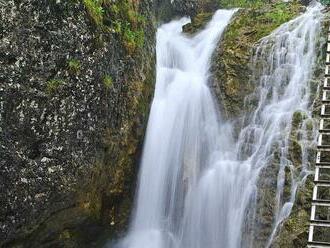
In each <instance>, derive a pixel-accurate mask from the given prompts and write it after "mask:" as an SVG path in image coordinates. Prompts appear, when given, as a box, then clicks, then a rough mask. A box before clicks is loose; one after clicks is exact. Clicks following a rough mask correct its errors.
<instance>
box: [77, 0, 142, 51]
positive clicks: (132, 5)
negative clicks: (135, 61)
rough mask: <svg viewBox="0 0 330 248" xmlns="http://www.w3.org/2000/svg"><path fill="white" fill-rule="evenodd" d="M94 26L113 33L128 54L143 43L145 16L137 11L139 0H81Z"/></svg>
mask: <svg viewBox="0 0 330 248" xmlns="http://www.w3.org/2000/svg"><path fill="white" fill-rule="evenodd" d="M83 3H84V5H85V7H86V10H87V12H88V14H89V16H90V18H91V19H92V20H93V22H94V23H95V25H96V27H98V28H100V29H102V30H105V31H109V32H112V33H115V34H117V35H118V36H119V38H120V39H121V41H122V42H123V44H124V46H125V48H126V50H127V51H128V53H129V54H132V53H134V52H135V51H136V49H137V48H141V47H142V46H143V44H144V28H145V24H146V18H145V17H144V16H143V15H142V14H140V13H139V1H133V0H122V1H118V2H114V1H110V0H83Z"/></svg>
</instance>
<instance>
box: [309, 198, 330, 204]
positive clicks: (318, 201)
mask: <svg viewBox="0 0 330 248" xmlns="http://www.w3.org/2000/svg"><path fill="white" fill-rule="evenodd" d="M312 203H317V204H318V203H320V204H324V205H322V206H330V200H324V199H313V200H312ZM319 206H321V205H319Z"/></svg>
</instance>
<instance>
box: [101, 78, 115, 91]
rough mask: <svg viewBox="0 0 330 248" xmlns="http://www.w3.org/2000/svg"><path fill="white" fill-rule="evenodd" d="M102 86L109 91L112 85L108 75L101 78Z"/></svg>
mask: <svg viewBox="0 0 330 248" xmlns="http://www.w3.org/2000/svg"><path fill="white" fill-rule="evenodd" d="M103 84H104V86H105V87H106V88H107V89H110V88H111V87H112V85H113V79H112V77H111V76H110V75H105V76H104V77H103Z"/></svg>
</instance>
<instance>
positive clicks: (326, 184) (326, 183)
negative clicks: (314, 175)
mask: <svg viewBox="0 0 330 248" xmlns="http://www.w3.org/2000/svg"><path fill="white" fill-rule="evenodd" d="M314 184H315V185H317V186H323V187H330V181H327V180H314Z"/></svg>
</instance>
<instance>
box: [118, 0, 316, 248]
mask: <svg viewBox="0 0 330 248" xmlns="http://www.w3.org/2000/svg"><path fill="white" fill-rule="evenodd" d="M321 9H322V7H321V5H320V4H315V5H314V6H313V7H310V8H308V10H307V11H306V13H304V14H302V15H301V16H300V17H298V18H296V19H295V20H293V21H291V22H289V23H286V24H284V25H282V26H281V27H280V28H279V29H277V30H276V31H275V32H273V33H272V34H271V35H270V36H268V37H266V38H264V39H263V40H262V41H261V42H260V45H259V46H258V48H257V50H256V55H255V57H254V60H253V61H254V62H253V63H255V64H256V66H257V65H258V66H259V68H260V70H259V71H258V73H257V72H256V73H255V75H254V81H255V83H256V91H255V94H254V96H258V97H255V98H256V99H257V104H256V106H255V108H254V111H252V112H251V113H249V114H246V116H245V118H244V120H243V121H242V123H241V126H242V128H241V131H240V134H239V135H238V138H234V137H235V135H234V126H233V124H232V122H229V121H227V120H225V119H224V118H223V117H222V116H221V113H220V111H218V109H217V107H216V106H217V105H216V102H215V101H214V99H213V97H212V94H211V92H210V89H209V87H208V83H209V80H210V72H209V68H210V64H211V57H212V53H213V51H214V49H215V47H216V45H217V42H218V41H219V39H220V37H221V35H222V33H223V32H224V30H225V28H226V26H227V25H228V23H229V22H230V20H231V18H232V16H233V15H234V14H235V12H236V11H237V10H219V11H217V12H216V13H215V15H214V16H213V19H212V20H211V21H210V23H209V24H208V25H207V26H206V28H205V29H204V30H203V31H201V32H200V33H198V34H196V35H195V36H193V37H190V36H189V37H188V36H187V35H185V34H183V33H182V26H183V25H185V24H186V23H188V22H189V19H187V18H182V19H180V20H176V21H172V22H170V23H168V24H165V25H162V26H161V27H160V28H159V29H158V32H157V82H156V89H155V96H154V100H153V103H152V108H151V112H150V117H149V123H148V129H147V134H146V140H145V146H144V153H143V158H142V164H141V169H140V175H139V186H138V192H137V198H136V208H135V212H134V216H133V219H132V222H131V225H130V230H129V233H128V234H127V236H126V237H125V238H124V239H123V240H122V241H120V242H119V244H117V247H120V248H239V247H251V248H252V247H253V242H247V241H246V240H245V239H244V238H243V235H242V232H243V231H242V230H243V229H244V228H245V225H246V223H247V220H246V216H247V213H248V212H253V211H254V210H253V209H254V208H256V204H253V202H254V200H255V199H256V195H257V194H258V187H257V182H258V176H259V174H260V171H261V169H262V168H265V167H267V166H269V165H270V164H271V162H272V161H273V159H274V153H275V150H277V151H279V154H280V156H279V157H280V163H279V172H278V176H277V179H278V180H277V181H278V184H277V195H276V199H277V207H276V213H275V215H276V216H275V222H274V223H273V225H274V227H273V230H274V233H273V234H270V237H269V241H268V242H269V243H271V240H272V238H273V236H274V235H275V233H276V229H277V227H278V225H279V224H280V223H281V222H282V221H283V219H284V218H286V217H287V216H288V215H289V213H290V211H291V207H292V204H293V201H294V198H295V192H296V190H297V187H298V184H299V183H300V182H301V181H302V180H303V178H305V176H306V175H307V174H308V166H307V161H306V159H305V160H304V159H302V160H303V166H302V167H301V169H300V171H299V173H297V172H296V171H295V168H294V165H293V164H292V162H291V161H290V160H289V159H288V147H289V135H290V130H291V121H292V116H293V114H294V113H295V112H296V111H298V110H299V111H303V112H306V115H308V116H309V117H310V115H311V113H310V108H311V104H310V93H309V84H308V83H309V80H310V79H311V76H312V72H313V65H314V62H315V58H316V54H315V50H316V38H317V36H318V35H319V32H320V20H321V18H322V15H321ZM260 61H263V62H264V63H263V65H262V66H260V65H259V64H260ZM242 83H244V82H242ZM246 102H247V104H248V103H249V101H248V100H247V101H246ZM302 132H303V131H302ZM303 137H304V135H302V141H301V143H303V144H305V143H306V146H308V145H309V143H308V142H305V143H304V142H303V141H305V140H303ZM307 143H308V144H307ZM302 147H303V151H302V154H303V155H302V156H305V157H306V155H305V152H304V149H305V148H304V147H305V146H302ZM285 167H288V168H290V169H291V171H292V175H293V176H292V180H293V183H292V186H291V198H290V200H289V202H283V199H282V198H283V197H282V195H283V188H284V169H285ZM251 202H252V203H251ZM266 245H267V244H265V246H266Z"/></svg>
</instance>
